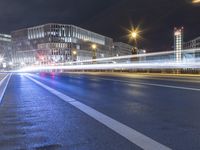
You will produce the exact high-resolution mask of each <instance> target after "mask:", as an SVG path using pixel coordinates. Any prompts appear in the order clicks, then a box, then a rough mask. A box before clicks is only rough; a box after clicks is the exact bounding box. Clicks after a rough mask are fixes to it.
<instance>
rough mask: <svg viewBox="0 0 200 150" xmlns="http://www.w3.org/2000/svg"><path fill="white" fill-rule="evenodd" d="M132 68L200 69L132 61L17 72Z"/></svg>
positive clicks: (188, 65)
mask: <svg viewBox="0 0 200 150" xmlns="http://www.w3.org/2000/svg"><path fill="white" fill-rule="evenodd" d="M134 69H200V63H195V62H190V63H188V62H186V63H174V62H168V63H142V64H139V63H138V64H137V63H132V64H124V63H120V64H92V65H76V66H39V67H26V68H23V69H20V70H18V71H17V72H35V71H36V72H37V71H48V70H134Z"/></svg>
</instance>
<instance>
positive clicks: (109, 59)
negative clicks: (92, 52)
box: [61, 49, 200, 64]
mask: <svg viewBox="0 0 200 150" xmlns="http://www.w3.org/2000/svg"><path fill="white" fill-rule="evenodd" d="M194 52H200V49H188V50H182V53H194ZM174 53H175V52H174V51H165V52H153V53H146V54H136V55H126V56H116V57H108V58H99V59H95V60H94V59H90V60H84V61H76V62H68V63H61V64H80V63H89V62H94V61H95V62H99V61H111V60H121V59H131V58H142V57H150V56H164V55H170V54H174Z"/></svg>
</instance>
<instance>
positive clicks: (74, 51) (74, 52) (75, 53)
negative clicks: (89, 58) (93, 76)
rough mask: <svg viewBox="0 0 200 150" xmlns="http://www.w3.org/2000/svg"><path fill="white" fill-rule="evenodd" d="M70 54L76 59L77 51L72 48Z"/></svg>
mask: <svg viewBox="0 0 200 150" xmlns="http://www.w3.org/2000/svg"><path fill="white" fill-rule="evenodd" d="M72 55H73V60H74V61H76V59H77V51H76V50H73V51H72Z"/></svg>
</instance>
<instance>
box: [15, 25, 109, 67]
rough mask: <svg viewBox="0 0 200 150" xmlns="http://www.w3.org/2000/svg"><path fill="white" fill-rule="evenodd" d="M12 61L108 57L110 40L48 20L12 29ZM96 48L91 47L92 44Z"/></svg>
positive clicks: (30, 61) (75, 27)
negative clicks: (45, 22)
mask: <svg viewBox="0 0 200 150" xmlns="http://www.w3.org/2000/svg"><path fill="white" fill-rule="evenodd" d="M11 35H12V44H13V50H14V56H15V57H14V58H15V62H16V63H20V62H23V63H26V64H33V63H64V62H70V61H82V60H88V59H92V57H93V55H94V51H95V55H96V58H102V57H110V56H112V47H113V39H111V38H109V37H106V36H103V35H100V34H97V33H94V32H91V31H88V30H85V29H83V28H80V27H77V26H74V25H66V24H55V23H49V24H45V25H40V26H35V27H31V28H26V29H22V30H17V31H13V32H12V33H11ZM94 44H95V45H96V49H95V50H94V49H92V45H94Z"/></svg>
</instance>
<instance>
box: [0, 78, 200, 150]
mask: <svg viewBox="0 0 200 150" xmlns="http://www.w3.org/2000/svg"><path fill="white" fill-rule="evenodd" d="M32 77H33V78H34V79H37V80H38V81H40V82H42V83H44V84H45V85H47V86H49V87H51V88H54V89H56V90H58V91H60V92H61V93H64V94H66V95H68V96H70V97H72V98H74V99H76V100H78V101H80V102H82V103H83V104H85V105H87V106H89V107H92V108H94V109H95V110H97V111H99V112H101V113H103V114H105V115H107V116H109V117H111V118H113V119H115V120H117V121H119V122H121V123H123V124H125V125H127V126H128V127H130V128H132V129H135V130H137V131H139V132H141V133H143V134H145V135H146V136H148V137H150V138H152V139H154V140H155V141H157V142H159V143H162V144H164V145H166V146H168V147H170V148H172V149H178V150H179V149H180V150H182V149H183V150H188V149H194V150H199V149H200V119H199V114H200V109H199V108H200V83H199V82H195V81H198V80H197V79H195V80H191V81H190V82H186V81H184V80H183V81H177V80H171V79H170V80H166V79H164V78H159V79H156V78H153V79H152V78H148V77H141V78H122V77H108V76H89V75H74V74H67V75H59V74H58V75H56V74H39V75H34V76H32ZM0 132H1V135H0V147H1V148H2V149H77V150H83V149H86V150H89V149H91V150H94V149H95V150H98V149H99V150H104V149H105V150H107V149H108V150H112V149H113V150H117V149H119V150H121V149H124V150H129V149H136V150H137V149H140V148H139V147H138V146H136V145H135V144H133V143H131V142H129V141H128V140H126V139H125V138H123V137H122V136H120V135H118V134H117V133H115V132H114V131H112V130H110V129H109V128H107V127H105V126H104V125H102V124H101V123H99V122H97V121H96V120H94V119H92V118H91V117H89V116H88V115H86V114H84V113H83V112H81V111H79V110H78V109H76V108H74V107H73V106H71V105H69V104H67V103H66V102H64V101H62V100H61V99H59V98H58V97H56V96H55V95H53V94H51V93H50V92H48V91H47V90H45V89H43V88H41V87H40V86H38V85H37V84H35V83H34V82H32V81H31V80H29V79H28V78H26V77H25V76H24V75H21V74H16V75H12V77H11V79H10V82H9V84H8V87H7V90H6V93H5V96H4V98H3V101H2V103H1V105H0Z"/></svg>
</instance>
